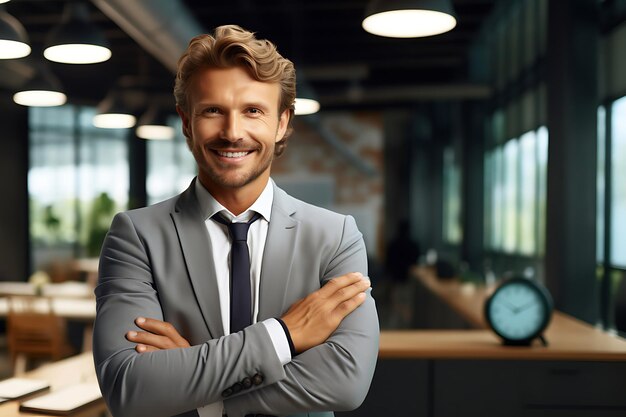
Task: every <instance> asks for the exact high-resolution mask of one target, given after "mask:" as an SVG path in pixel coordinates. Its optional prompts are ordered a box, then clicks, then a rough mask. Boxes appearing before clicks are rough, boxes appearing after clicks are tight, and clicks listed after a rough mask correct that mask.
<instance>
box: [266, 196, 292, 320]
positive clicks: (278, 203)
mask: <svg viewBox="0 0 626 417" xmlns="http://www.w3.org/2000/svg"><path fill="white" fill-rule="evenodd" d="M294 213H295V207H294V206H293V204H292V202H291V199H290V197H289V196H288V195H287V194H286V193H285V192H284V191H283V190H281V189H280V188H278V187H276V186H275V185H274V201H273V203H272V217H271V220H270V224H269V228H268V230H267V238H266V240H265V250H264V253H263V263H262V266H261V283H260V290H259V316H258V321H261V320H265V319H267V318H270V317H276V316H278V315H280V314H282V313H283V310H284V309H285V305H284V304H285V295H286V290H287V288H288V286H289V280H290V278H291V266H292V264H293V256H294V251H295V246H296V245H295V243H296V240H297V236H298V221H297V220H295V219H294V218H293V217H292V215H293V214H294Z"/></svg>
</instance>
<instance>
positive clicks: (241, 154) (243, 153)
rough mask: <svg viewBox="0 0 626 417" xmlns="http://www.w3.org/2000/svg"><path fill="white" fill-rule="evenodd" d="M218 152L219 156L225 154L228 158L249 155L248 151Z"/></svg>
mask: <svg viewBox="0 0 626 417" xmlns="http://www.w3.org/2000/svg"><path fill="white" fill-rule="evenodd" d="M217 154H218V155H219V156H224V157H226V158H241V157H243V156H246V155H248V152H222V151H217Z"/></svg>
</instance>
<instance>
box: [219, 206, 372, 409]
mask: <svg viewBox="0 0 626 417" xmlns="http://www.w3.org/2000/svg"><path fill="white" fill-rule="evenodd" d="M355 271H359V272H362V273H363V275H367V255H366V252H365V244H364V242H363V238H362V236H361V233H360V232H359V231H358V229H357V227H356V224H355V222H354V219H353V218H352V217H350V216H347V217H346V219H345V222H344V228H343V234H342V238H341V243H340V245H339V248H338V250H337V252H336V254H335V256H334V257H333V258H332V260H331V262H330V263H329V265H328V267H327V268H326V271H325V273H324V276H323V278H322V280H323V282H326V281H328V280H329V279H331V278H333V277H336V276H339V275H342V274H346V273H348V272H355ZM378 339H379V327H378V316H377V314H376V307H375V304H374V299H373V298H372V296H371V290H368V292H367V298H366V300H365V302H364V303H363V304H362V305H361V306H359V307H358V308H357V309H356V310H355V311H353V312H352V313H351V314H349V315H348V316H347V317H346V318H345V319H344V320H343V321H342V322H341V324H340V325H339V327H338V328H337V330H335V332H334V333H333V334H332V335H331V337H330V338H328V340H327V341H326V342H325V343H324V344H322V345H319V346H316V347H314V348H311V349H309V350H307V351H305V352H303V353H301V354H300V355H298V356H296V357H295V358H293V360H292V361H291V362H290V363H289V364H287V365H286V366H285V373H286V378H284V379H281V380H279V381H277V382H276V383H274V384H272V385H270V386H267V387H264V388H262V389H260V390H256V391H254V392H250V393H246V394H243V395H240V396H237V397H234V398H229V399H227V400H225V401H224V406H225V409H226V412H227V414H228V416H229V417H242V416H245V415H246V414H252V413H260V414H272V415H287V414H294V413H301V412H307V411H309V412H314V411H345V410H352V409H355V408H357V407H358V406H359V405H360V404H361V403H362V402H363V400H364V399H365V396H366V395H367V391H368V389H369V386H370V382H371V380H372V376H373V374H374V368H375V366H376V359H377V356H378Z"/></svg>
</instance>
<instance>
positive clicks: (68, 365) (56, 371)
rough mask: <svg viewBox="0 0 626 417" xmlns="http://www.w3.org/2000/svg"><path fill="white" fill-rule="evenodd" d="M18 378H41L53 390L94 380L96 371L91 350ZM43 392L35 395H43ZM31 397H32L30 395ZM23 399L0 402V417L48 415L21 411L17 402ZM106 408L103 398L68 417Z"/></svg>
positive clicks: (88, 415)
mask: <svg viewBox="0 0 626 417" xmlns="http://www.w3.org/2000/svg"><path fill="white" fill-rule="evenodd" d="M20 378H29V379H41V380H45V381H47V382H49V383H50V391H55V390H58V389H61V388H64V387H68V386H70V385H73V384H77V383H80V382H93V381H96V371H95V368H94V364H93V356H92V353H91V352H85V353H81V354H80V355H76V356H72V357H70V358H67V359H63V360H60V361H58V362H53V363H50V364H47V365H43V366H41V367H40V368H37V369H35V370H33V371H30V372H27V373H26V374H25V375H23V376H21V377H20ZM44 394H45V392H44V393H41V394H37V395H44ZM31 398H32V397H31ZM21 401H23V400H16V401H10V402H7V403H4V404H0V416H2V417H48V416H49V415H48V414H41V413H37V414H34V413H22V412H20V411H19V404H20V402H21ZM106 410H107V408H106V404H105V403H104V399H101V400H100V401H98V402H96V403H94V404H91V405H89V406H88V407H85V408H83V409H81V410H80V411H78V412H76V413H72V414H68V416H70V417H95V416H98V415H100V414H101V413H103V412H105V411H106Z"/></svg>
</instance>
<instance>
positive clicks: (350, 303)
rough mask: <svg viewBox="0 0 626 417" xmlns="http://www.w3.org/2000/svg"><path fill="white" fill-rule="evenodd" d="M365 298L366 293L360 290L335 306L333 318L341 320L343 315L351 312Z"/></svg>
mask: <svg viewBox="0 0 626 417" xmlns="http://www.w3.org/2000/svg"><path fill="white" fill-rule="evenodd" d="M366 298H367V296H366V294H365V293H364V292H360V293H358V294H356V295H355V296H354V297H352V298H350V299H348V300H346V301H344V302H342V303H340V304H339V305H337V307H336V308H335V310H334V311H333V314H334V315H335V319H338V320H339V321H341V320H343V319H344V317H346V316H347V315H348V314H350V313H352V312H353V311H354V310H356V309H357V308H358V307H359V306H360V305H361V304H363V303H364V302H365V299H366Z"/></svg>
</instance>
